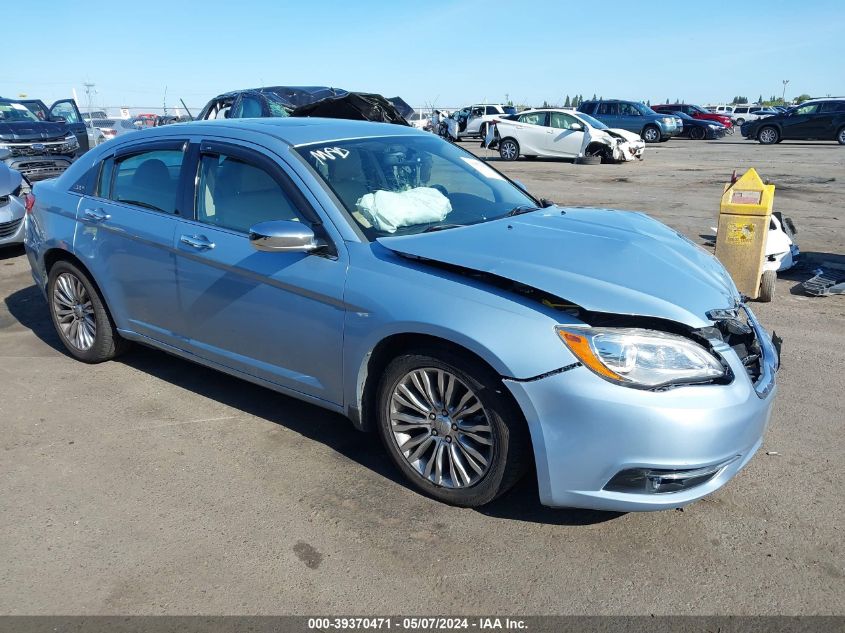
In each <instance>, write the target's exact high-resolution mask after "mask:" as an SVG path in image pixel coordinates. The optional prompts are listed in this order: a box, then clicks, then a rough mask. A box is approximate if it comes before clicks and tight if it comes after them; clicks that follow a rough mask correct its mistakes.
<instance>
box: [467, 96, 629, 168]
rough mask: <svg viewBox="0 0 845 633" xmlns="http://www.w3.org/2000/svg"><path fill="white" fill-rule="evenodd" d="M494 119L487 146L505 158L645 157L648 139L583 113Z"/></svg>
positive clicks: (558, 112)
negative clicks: (496, 149)
mask: <svg viewBox="0 0 845 633" xmlns="http://www.w3.org/2000/svg"><path fill="white" fill-rule="evenodd" d="M512 118H513V120H511V117H502V118H499V119H493V120H492V121H491V122H490V124H489V125H490V128H489V131H488V132H487V137H486V138H485V140H484V142H483V146H484V147H489V148H490V149H495V148H496V147H498V148H499V156H501V158H502V160H516V159H517V158H519V157H520V156H526V157H531V158H536V157H537V156H544V157H562V158H574V159H584V157H587V156H594V157H597V158H598V159H600V160H601V161H602V162H623V161H629V160H634V159H636V158H639V159H642V156H643V151H644V150H645V142H644V141H643V140H642V139H641V138H640V137H639V136H638V135H637V134H634V133H633V132H628V131H627V130H612V129H610V128H608V127H607V126H606V125H605V124H604V123H602V122H601V121H597V120H596V119H594V118H592V117H591V116H590V115H588V114H584V113H583V112H567V111H565V110H561V109H557V108H549V109H542V110H526V111H524V112H520V113H519V114H516V115H512Z"/></svg>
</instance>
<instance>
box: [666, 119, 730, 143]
mask: <svg viewBox="0 0 845 633" xmlns="http://www.w3.org/2000/svg"><path fill="white" fill-rule="evenodd" d="M672 114H674V115H675V116H677V117H679V118H680V119H681V122H682V123H683V127H682V128H681V133H680V134H679V135H678V136H686V137H687V138H690V139H693V140H696V141H700V140H704V139H707V140H713V139H718V138H723V137H724V136H725V134H726V130H727V128H725V126H724V125H722V124H721V123H719V122H717V121H706V120H703V119H694V118H692V117H691V116H690V115H688V114H686V113H684V112H673V113H672Z"/></svg>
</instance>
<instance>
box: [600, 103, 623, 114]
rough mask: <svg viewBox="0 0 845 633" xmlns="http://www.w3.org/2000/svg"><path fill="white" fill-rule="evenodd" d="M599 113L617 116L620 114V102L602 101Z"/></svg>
mask: <svg viewBox="0 0 845 633" xmlns="http://www.w3.org/2000/svg"><path fill="white" fill-rule="evenodd" d="M598 113H599V114H604V115H607V116H617V115H618V114H619V104H618V103H600V104H599V109H598Z"/></svg>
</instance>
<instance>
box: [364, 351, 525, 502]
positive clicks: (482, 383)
mask: <svg viewBox="0 0 845 633" xmlns="http://www.w3.org/2000/svg"><path fill="white" fill-rule="evenodd" d="M506 393H507V390H506V389H505V388H504V386H503V385H502V382H501V379H500V378H499V377H498V376H496V375H495V374H494V373H493V372H492V371H490V370H488V369H486V368H485V367H484V366H483V365H481V364H480V363H474V362H471V361H468V360H467V359H465V358H462V357H459V356H456V355H452V354H450V353H448V352H446V351H435V350H430V351H425V350H423V351H419V352H413V353H408V354H406V355H403V356H399V357H398V358H396V359H394V360H393V361H392V362H391V363H390V364H389V365H388V366H387V368H386V369H385V372H384V374H383V377H382V380H381V384H380V385H379V393H378V403H379V404H378V416H379V420H378V427H379V433H380V435H381V439H382V442H383V443H384V445H385V447H386V449H387V452H388V453H389V455H390V457H391V459H392V460H393V462H394V463H395V464H396V466H397V467H398V468H399V470H400V471H402V473H403V474H404V475H405V477H406V478H407V479H408V480H409V481H410V482H411V483H412V484H413V485H414V486H415V487H416V488H417V489H419V490H420V491H422V492H423V493H425V494H427V495H430V496H432V497H434V498H435V499H438V500H440V501H444V502H446V503H451V504H454V505H459V506H465V507H477V506H481V505H484V504H486V503H489V502H490V501H492V500H493V499H495V498H496V497H498V496H499V495H501V494H503V493H504V492H506V491H507V490H508V489H509V488H510V487H511V486H513V484H515V483H516V482H517V481H518V480H519V478H520V477H521V476H522V474H523V473H524V472H525V469H526V467H527V465H528V463H529V461H528V460H529V455H530V453H529V450H528V446H529V441H528V433H527V430H526V426H525V421H524V419H523V418H522V414H521V412H520V411H519V410H518V408H517V407H516V405H515V404H514V403H513V401H512V400H511V399H510V398H509V397H508V396H507V395H506Z"/></svg>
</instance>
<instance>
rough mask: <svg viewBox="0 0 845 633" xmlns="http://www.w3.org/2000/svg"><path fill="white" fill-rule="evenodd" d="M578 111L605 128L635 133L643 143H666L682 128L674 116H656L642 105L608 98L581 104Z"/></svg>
mask: <svg viewBox="0 0 845 633" xmlns="http://www.w3.org/2000/svg"><path fill="white" fill-rule="evenodd" d="M578 111H579V112H583V113H584V114H589V115H590V116H592V117H593V118H594V119H598V120H599V121H601V122H602V123H604V124H605V125H606V126H608V127H610V128H613V129H620V128H621V129H623V130H628V131H629V132H634V133H635V134H639V135H640V136H641V137H642V139H643V140H644V141H645V142H646V143H658V142H663V141H668V140H669V139H670V138H672V137H673V136H677V135H678V134H679V133H680V132H681V129H682V127H683V125H682V124H681V120H680V119H679V118H678V117H676V116H670V115H665V114H658V113H657V112H655V111H654V110H652V109H651V108H649V107H648V106H647V105H646V104H644V103H637V102H636V101H620V100H618V99H608V100H603V101H602V100H599V101H585V102H584V103H582V104H581V105H579V106H578Z"/></svg>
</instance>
